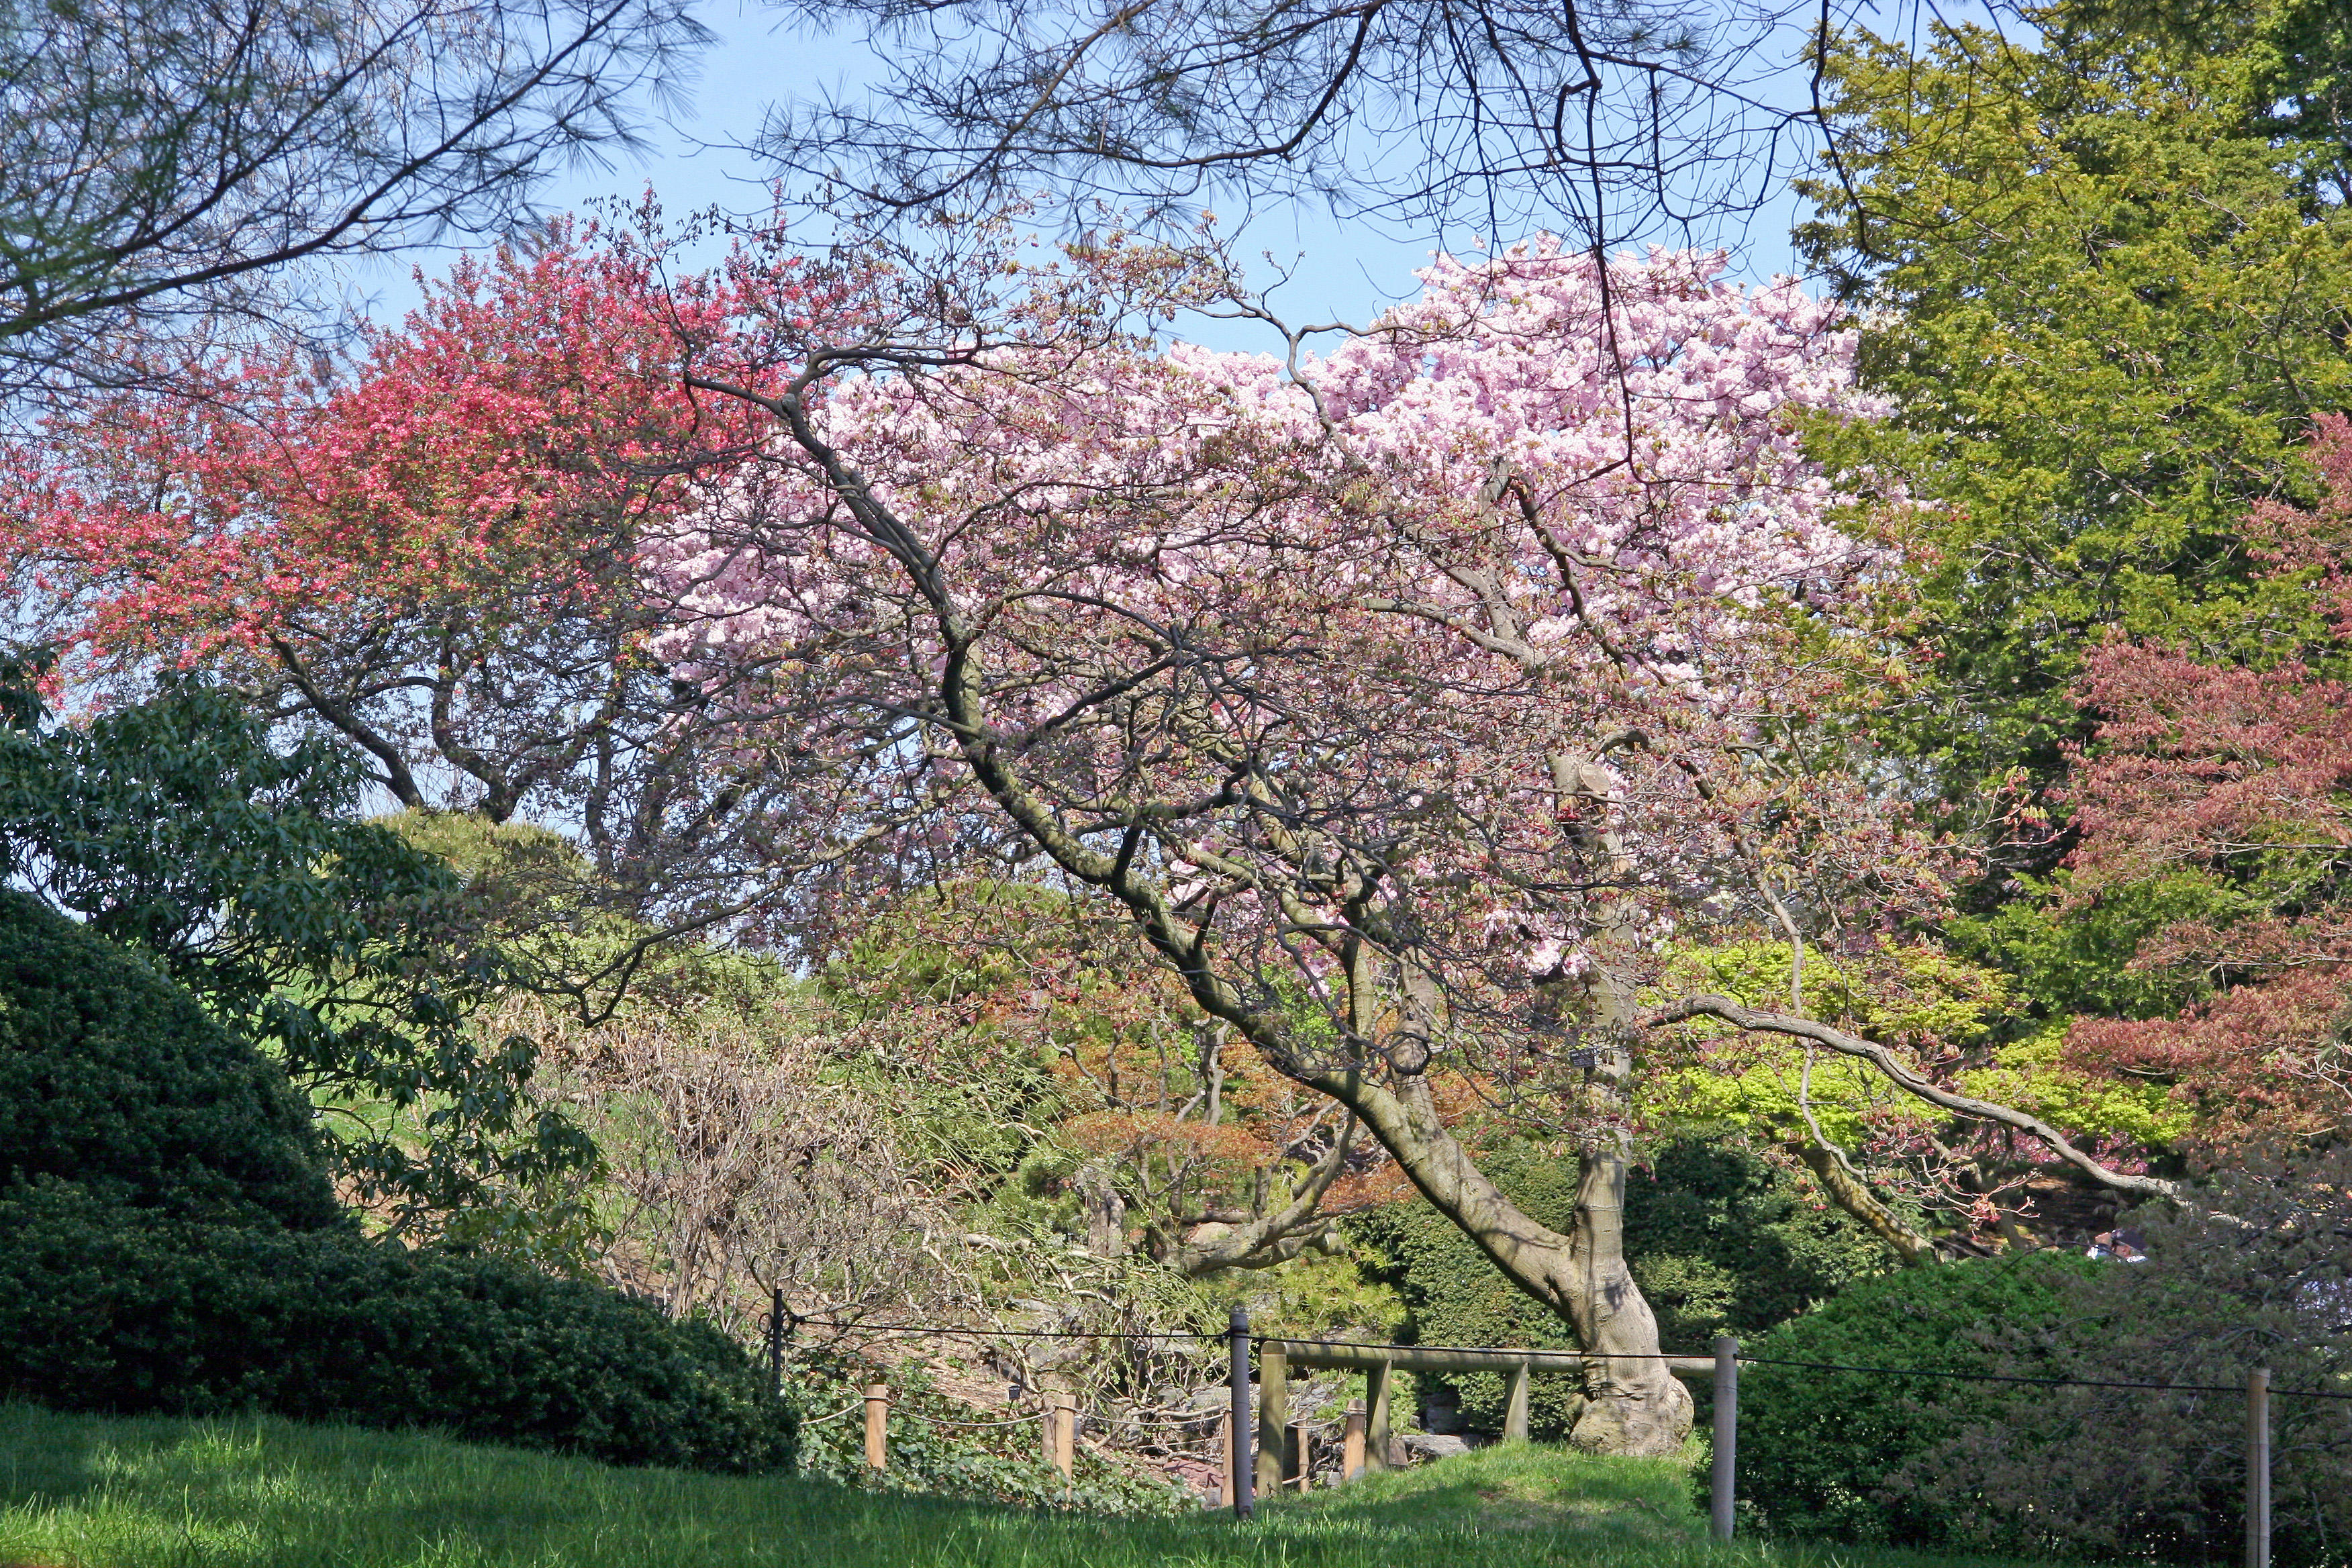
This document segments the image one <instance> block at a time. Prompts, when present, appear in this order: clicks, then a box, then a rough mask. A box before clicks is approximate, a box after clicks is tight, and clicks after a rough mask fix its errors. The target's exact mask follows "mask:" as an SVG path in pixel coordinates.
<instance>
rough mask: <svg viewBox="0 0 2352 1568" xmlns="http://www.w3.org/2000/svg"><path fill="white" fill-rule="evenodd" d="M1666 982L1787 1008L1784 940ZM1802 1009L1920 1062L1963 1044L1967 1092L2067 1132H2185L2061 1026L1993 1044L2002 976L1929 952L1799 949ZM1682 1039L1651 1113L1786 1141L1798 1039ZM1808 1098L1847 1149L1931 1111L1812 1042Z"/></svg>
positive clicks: (1738, 951)
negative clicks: (2064, 1053)
mask: <svg viewBox="0 0 2352 1568" xmlns="http://www.w3.org/2000/svg"><path fill="white" fill-rule="evenodd" d="M1669 984H1671V985H1672V986H1673V987H1674V988H1675V990H1677V991H1683V990H1704V991H1712V992H1716V993H1718V994H1723V995H1727V996H1729V997H1731V998H1733V999H1734V1000H1736V1001H1738V1002H1741V1003H1744V1004H1746V1005H1749V1006H1755V1007H1767V1008H1773V1009H1777V1010H1786V1009H1787V1008H1788V1006H1789V1005H1790V996H1789V948H1788V946H1787V944H1786V943H1783V942H1742V943H1733V944H1727V945H1725V946H1722V947H1716V948H1706V949H1696V950H1693V951H1691V952H1687V953H1685V954H1684V955H1683V957H1682V960H1681V963H1680V965H1679V967H1678V969H1677V971H1676V973H1675V974H1673V975H1672V976H1671V977H1670V981H1669ZM1803 1002H1804V1013H1805V1015H1806V1016H1809V1017H1812V1018H1816V1019H1819V1020H1820V1021H1822V1022H1823V1023H1827V1024H1832V1025H1835V1026H1837V1027H1839V1028H1842V1029H1845V1030H1847V1031H1849V1032H1850V1033H1853V1034H1857V1035H1861V1036H1863V1037H1864V1038H1867V1039H1871V1040H1874V1041H1876V1042H1878V1043H1879V1044H1882V1045H1885V1046H1889V1047H1893V1048H1895V1050H1897V1051H1899V1052H1903V1053H1905V1054H1906V1055H1909V1056H1911V1057H1912V1058H1914V1059H1915V1060H1917V1061H1919V1062H1921V1063H1922V1064H1923V1065H1925V1064H1927V1063H1930V1062H1933V1061H1937V1060H1948V1059H1949V1058H1952V1057H1953V1056H1955V1055H1967V1056H1969V1057H1973V1058H1978V1059H1979V1060H1980V1061H1981V1062H1982V1064H1983V1065H1980V1066H1978V1067H1975V1068H1967V1069H1964V1070H1962V1071H1960V1072H1959V1073H1958V1074H1957V1075H1956V1080H1957V1083H1958V1087H1959V1088H1960V1089H1962V1090H1963V1091H1964V1092H1966V1093H1969V1094H1973V1095H1977V1096H1979V1097H1981V1098H1983V1099H1986V1100H1996V1101H1999V1102H2000V1103H2002V1104H2005V1105H2013V1106H2016V1107H2017V1108H2019V1109H2020V1110H2031V1111H2032V1112H2033V1113H2035V1114H2036V1115H2039V1116H2042V1117H2044V1118H2046V1119H2047V1120H2049V1121H2052V1122H2053V1124H2055V1125H2057V1126H2059V1127H2061V1128H2063V1129H2066V1130H2068V1131H2074V1132H2078V1133H2083V1134H2088V1135H2095V1136H2114V1137H2121V1138H2128V1139H2131V1140H2133V1141H2134V1142H2143V1143H2158V1144H2161V1143H2165V1142H2169V1141H2171V1140H2173V1139H2175V1138H2178V1137H2179V1136H2181V1135H2182V1134H2183V1133H2185V1132H2186V1131H2187V1130H2188V1125H2189V1117H2188V1114H2187V1111H2186V1110H2185V1109H2184V1108H2182V1107H2180V1106H2179V1105H2177V1104H2175V1103H2174V1102H2173V1101H2171V1100H2168V1098H2167V1097H2166V1094H2165V1091H2164V1090H2163V1089H2162V1088H2161V1087H2159V1086H2155V1085H2141V1084H2124V1083H2116V1082H2114V1081H2112V1080H2109V1079H2095V1078H2092V1077H2090V1076H2089V1075H2087V1074H2084V1073H2083V1072H2080V1071H2078V1070H2076V1069H2074V1068H2071V1067H2069V1066H2067V1065H2066V1064H2065V1063H2064V1062H2063V1060H2062V1059H2061V1047H2062V1045H2063V1037H2064V1027H2063V1025H2056V1026H2049V1027H2045V1028H2042V1029H2041V1030H2039V1031H2037V1032H2036V1033H2034V1034H2032V1035H2029V1036H2027V1037H2025V1038H2023V1039H2020V1040H2015V1041H2011V1042H2009V1043H2005V1044H1995V1043H1994V1042H1995V1041H1996V1040H1997V1039H1998V1037H1999V1034H2000V1032H2001V1030H2002V1028H2003V1026H2004V1025H2006V1024H2009V1023H2010V1022H2011V1021H2012V1019H2013V1016H2014V1015H2015V1014H2016V1012H2017V1011H2019V1010H2020V1006H2021V1001H2020V998H2019V997H2018V995H2017V994H2016V992H2015V989H2014V987H2013V986H2012V984H2011V982H2010V980H2009V979H2008V978H2007V977H2006V976H2004V975H2002V974H2000V973H1997V972H1995V971H1993V970H1990V969H1987V968H1984V967H1982V966H1980V965H1978V964H1974V963H1969V962H1968V961H1966V960H1964V959H1960V958H1957V957H1954V956H1953V955H1952V954H1950V953H1949V952H1944V951H1942V950H1940V949H1937V948H1932V947H1927V946H1924V945H1917V944H1906V943H1900V942H1891V941H1890V942H1881V943H1880V944H1879V945H1878V947H1877V948H1876V949H1875V950H1874V952H1872V953H1871V954H1870V955H1869V957H1868V959H1867V960H1866V962H1864V963H1853V962H1839V961H1835V960H1832V959H1829V958H1826V957H1824V956H1822V954H1820V953H1818V952H1808V953H1807V954H1806V957H1805V963H1804V987H1803ZM1688 1039H1689V1040H1690V1041H1691V1042H1692V1043H1693V1044H1694V1045H1695V1046H1696V1047H1698V1048H1699V1049H1700V1050H1702V1051H1703V1052H1704V1056H1703V1057H1702V1058H1698V1059H1690V1060H1684V1061H1680V1062H1675V1063H1673V1064H1672V1065H1669V1066H1666V1067H1665V1068H1664V1069H1663V1070H1661V1071H1658V1072H1656V1073H1654V1075H1653V1076H1652V1077H1651V1078H1650V1079H1649V1080H1648V1081H1647V1082H1645V1083H1644V1084H1643V1087H1642V1089H1641V1091H1640V1093H1641V1098H1642V1104H1643V1109H1644V1110H1646V1111H1648V1112H1649V1113H1650V1114H1651V1115H1652V1116H1654V1117H1655V1118H1658V1119H1660V1120H1662V1121H1668V1122H1679V1123H1682V1124H1685V1125H1688V1124H1699V1125H1706V1124H1715V1125H1727V1126H1731V1127H1736V1128H1738V1129H1740V1130H1741V1131H1746V1132H1748V1133H1751V1134H1753V1135H1756V1136H1759V1137H1765V1138H1774V1139H1785V1138H1793V1137H1798V1136H1801V1135H1802V1134H1803V1132H1804V1131H1805V1129H1804V1121H1803V1116H1802V1112H1801V1108H1800V1104H1799V1100H1800V1094H1801V1088H1802V1083H1803V1069H1804V1060H1805V1047H1803V1046H1801V1045H1800V1044H1798V1043H1796V1042H1794V1041H1789V1040H1782V1039H1778V1038H1770V1037H1747V1038H1740V1037H1736V1036H1734V1035H1733V1034H1732V1033H1731V1032H1730V1031H1728V1030H1727V1029H1721V1028H1715V1027H1711V1026H1702V1027H1699V1028H1696V1029H1694V1030H1693V1031H1691V1033H1690V1035H1689V1036H1688ZM1810 1100H1811V1107H1812V1111H1813V1116H1814V1118H1815V1120H1816V1121H1819V1122H1820V1124H1821V1128H1822V1132H1823V1133H1825V1134H1826V1135H1828V1136H1829V1137H1830V1138H1831V1139H1832V1140H1833V1141H1835V1142H1839V1143H1841V1144H1844V1145H1847V1146H1849V1147H1850V1146H1852V1145H1853V1143H1855V1142H1859V1141H1860V1140H1861V1139H1862V1137H1863V1135H1864V1132H1865V1131H1866V1125H1865V1124H1866V1123H1867V1124H1872V1125H1875V1126H1877V1127H1879V1128H1881V1129H1884V1128H1885V1127H1886V1126H1887V1124H1888V1123H1889V1122H1894V1123H1896V1124H1900V1123H1905V1122H1917V1123H1919V1124H1921V1125H1925V1124H1926V1123H1927V1122H1928V1121H1931V1120H1933V1119H1935V1118H1937V1117H1938V1116H1940V1115H1941V1112H1938V1111H1936V1110H1933V1109H1932V1108H1931V1107H1928V1106H1926V1105H1924V1104H1922V1103H1921V1102H1919V1101H1917V1100H1913V1099H1912V1098H1911V1097H1910V1096H1908V1095H1906V1094H1905V1093H1904V1092H1903V1091H1902V1090H1900V1089H1896V1088H1895V1086H1894V1085H1892V1084H1890V1083H1888V1082H1887V1081H1886V1079H1885V1078H1884V1077H1882V1076H1881V1075H1880V1074H1879V1073H1878V1072H1877V1070H1876V1069H1875V1068H1871V1067H1870V1066H1868V1065H1867V1064H1864V1063H1862V1062H1857V1061H1854V1060H1853V1059H1852V1058H1847V1057H1841V1056H1837V1055H1835V1054H1833V1053H1831V1052H1828V1051H1822V1050H1816V1051H1815V1052H1814V1061H1813V1067H1812V1079H1811V1095H1810Z"/></svg>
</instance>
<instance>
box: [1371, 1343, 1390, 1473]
mask: <svg viewBox="0 0 2352 1568" xmlns="http://www.w3.org/2000/svg"><path fill="white" fill-rule="evenodd" d="M1395 1382H1396V1368H1395V1367H1394V1366H1392V1365H1391V1364H1390V1363H1387V1362H1382V1363H1381V1364H1380V1365H1378V1366H1376V1367H1373V1368H1372V1369H1371V1370H1370V1371H1369V1372H1367V1373H1364V1468H1366V1469H1370V1470H1385V1469H1387V1468H1389V1389H1390V1386H1391V1384H1394V1383H1395Z"/></svg>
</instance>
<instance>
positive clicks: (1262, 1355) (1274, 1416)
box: [1257, 1340, 1290, 1497]
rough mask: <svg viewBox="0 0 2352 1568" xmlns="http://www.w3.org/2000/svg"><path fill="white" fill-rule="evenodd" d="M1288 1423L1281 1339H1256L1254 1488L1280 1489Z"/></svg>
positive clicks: (1287, 1383)
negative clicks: (1285, 1430) (1255, 1464)
mask: <svg viewBox="0 0 2352 1568" xmlns="http://www.w3.org/2000/svg"><path fill="white" fill-rule="evenodd" d="M1289 1425H1290V1366H1289V1363H1287V1362H1286V1361H1285V1360H1284V1358H1283V1352H1282V1342H1281V1341H1280V1340H1260V1341H1258V1342H1257V1489H1258V1490H1259V1492H1261V1493H1262V1494H1264V1495H1265V1496H1266V1497H1272V1496H1274V1495H1275V1493H1276V1492H1278V1491H1280V1490H1281V1489H1282V1483H1283V1480H1284V1479H1285V1477H1284V1474H1283V1463H1282V1461H1283V1458H1284V1454H1283V1440H1284V1437H1285V1436H1286V1434H1285V1432H1284V1428H1285V1427H1287V1426H1289Z"/></svg>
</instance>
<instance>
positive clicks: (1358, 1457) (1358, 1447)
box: [1339, 1405, 1364, 1481]
mask: <svg viewBox="0 0 2352 1568" xmlns="http://www.w3.org/2000/svg"><path fill="white" fill-rule="evenodd" d="M1363 1473H1364V1407H1363V1406H1362V1405H1349V1406H1348V1426H1347V1428H1346V1431H1345V1432H1344V1434H1343V1435H1342V1436H1340V1438H1339V1479H1341V1480H1343V1481H1352V1480H1354V1479H1356V1478H1357V1477H1359V1476H1360V1475H1362V1474H1363Z"/></svg>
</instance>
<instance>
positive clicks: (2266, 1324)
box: [1885, 1147, 2352, 1568]
mask: <svg viewBox="0 0 2352 1568" xmlns="http://www.w3.org/2000/svg"><path fill="white" fill-rule="evenodd" d="M2237 1160H2238V1163H2237V1165H2236V1167H2235V1168H2233V1169H2231V1170H2228V1171H2222V1172H2217V1173H2214V1174H2213V1175H2212V1176H2211V1177H2210V1179H2209V1180H2208V1181H2207V1182H2206V1183H2205V1184H2204V1186H2203V1190H2202V1191H2201V1192H2200V1193H2199V1194H2198V1198H2199V1201H2198V1204H2197V1205H2196V1206H2193V1207H2192V1206H2187V1205H2182V1206H2179V1207H2175V1206H2174V1205H2158V1206H2157V1207H2156V1208H2155V1209H2153V1210H2149V1211H2147V1212H2144V1213H2142V1214H2141V1215H2137V1216H2135V1223H2137V1225H2138V1226H2141V1227H2142V1228H2143V1229H2144V1231H2145V1239H2146V1241H2147V1253H2148V1259H2149V1260H2148V1261H2147V1262H2146V1263H2144V1264H2131V1265H2125V1264H2107V1265H2101V1266H2092V1267H2087V1268H2084V1267H2080V1266H2076V1267H2073V1268H2068V1269H2066V1270H2064V1271H2063V1277H2062V1278H2061V1279H2060V1282H2059V1299H2060V1302H2061V1310H2060V1311H2059V1313H2058V1315H2057V1318H2056V1321H2055V1322H2054V1324H2053V1325H2051V1326H2049V1327H2047V1328H2039V1329H2037V1328H2036V1327H2035V1326H2034V1325H2032V1324H2031V1323H2026V1322H2005V1323H2000V1324H1996V1325H1991V1326H1990V1328H1989V1329H1988V1330H1987V1331H1985V1333H1984V1338H1985V1341H1986V1342H1987V1343H1989V1344H1990V1346H1991V1347H1992V1348H1993V1350H1994V1352H1995V1356H1994V1360H1993V1370H1994V1371H1996V1372H1999V1373H2004V1374H2006V1375H2009V1376H2012V1377H2035V1378H2053V1379H2055V1378H2063V1379H2066V1380H2069V1382H2068V1384H2065V1385H2063V1386H2054V1387H2053V1386H2048V1385H2037V1384H2007V1385H1995V1386H1994V1387H1993V1388H1992V1389H1991V1390H1990V1391H1989V1394H1990V1398H1989V1402H1988V1406H1987V1408H1986V1411H1985V1413H1984V1414H1983V1415H1981V1416H1979V1417H1976V1418H1972V1419H1969V1420H1968V1421H1965V1422H1962V1423H1960V1424H1959V1425H1958V1426H1955V1427H1954V1428H1953V1430H1952V1431H1951V1432H1950V1433H1949V1435H1948V1436H1946V1437H1945V1438H1944V1440H1943V1441H1941V1442H1939V1443H1937V1444H1935V1445H1934V1446H1932V1447H1928V1448H1927V1449H1925V1450H1924V1451H1922V1452H1921V1453H1920V1454H1919V1455H1918V1456H1917V1457H1916V1458H1915V1459H1913V1460H1912V1461H1911V1462H1910V1463H1908V1464H1906V1465H1905V1466H1903V1467H1901V1468H1897V1469H1895V1471H1893V1472H1891V1473H1890V1474H1889V1475H1888V1476H1887V1478H1886V1479H1885V1491H1886V1493H1887V1495H1888V1496H1889V1498H1890V1500H1894V1501H1895V1502H1897V1503H1899V1504H1900V1505H1901V1506H1902V1507H1903V1508H1905V1509H1906V1510H1908V1511H1909V1512H1910V1513H1912V1514H1914V1515H1916V1516H1919V1517H1922V1518H1925V1519H1927V1520H1930V1521H1934V1522H1935V1524H1936V1526H1937V1538H1938V1539H1939V1540H1941V1541H1943V1542H1948V1543H1949V1544H1951V1545H1953V1546H1956V1547H1959V1548H1961V1549H1964V1550H1971V1551H1983V1550H1990V1551H1996V1552H2006V1553H2011V1554H2016V1555H2030V1556H2034V1557H2040V1558H2044V1559H2047V1558H2054V1557H2061V1556H2068V1557H2083V1558H2094V1559H2098V1560H2102V1561H2114V1560H2116V1559H2119V1558H2137V1559H2142V1560H2146V1561H2153V1562H2159V1563H2209V1562H2215V1561H2219V1560H2221V1559H2223V1558H2226V1557H2228V1556H2229V1555H2231V1552H2233V1551H2234V1550H2236V1548H2237V1547H2238V1545H2239V1544H2240V1543H2241V1542H2242V1541H2243V1539H2244V1533H2243V1532H2244V1528H2245V1509H2244V1496H2245V1492H2244V1487H2245V1460H2244V1420H2245V1415H2244V1402H2243V1400H2242V1396H2241V1395H2240V1394H2239V1393H2238V1390H2239V1389H2241V1388H2242V1387H2243V1386H2244V1380H2245V1376H2246V1373H2247V1371H2248V1370H2249V1369H2250V1368H2252V1367H2256V1366H2263V1367H2267V1368H2268V1369H2269V1370H2270V1373H2271V1383H2272V1388H2273V1396H2272V1399H2271V1407H2270V1426H2271V1444H2272V1458H2271V1511H2272V1561H2273V1562H2274V1563H2278V1564H2280V1565H2281V1568H2319V1565H2322V1564H2340V1563H2344V1562H2345V1561H2346V1542H2347V1541H2352V1400H2347V1399H2345V1398H2343V1397H2335V1398H2311V1397H2298V1396H2297V1395H2298V1394H2306V1395H2307V1394H2310V1393H2313V1392H2317V1393H2322V1394H2336V1395H2339V1396H2340V1395H2343V1394H2347V1392H2352V1321H2347V1312H2346V1307H2347V1302H2352V1259H2347V1255H2346V1249H2345V1238H2346V1237H2347V1235H2352V1151H2347V1150H2345V1149H2343V1148H2340V1147H2339V1148H2336V1149H2332V1150H2326V1151H2319V1152H2313V1151H2310V1150H2296V1151H2293V1152H2289V1153H2287V1154H2286V1155H2284V1156H2283V1157H2273V1156H2269V1155H2265V1154H2264V1153H2263V1152H2260V1151H2253V1152H2244V1153H2242V1154H2240V1155H2239V1156H2238V1157H2237ZM2101 1384H2161V1385H2167V1386H2163V1387H2159V1388H2154V1389H2151V1388H2134V1387H2113V1386H2099V1385H2101ZM2215 1390H2219V1391H2220V1392H2214V1391H2215Z"/></svg>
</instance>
